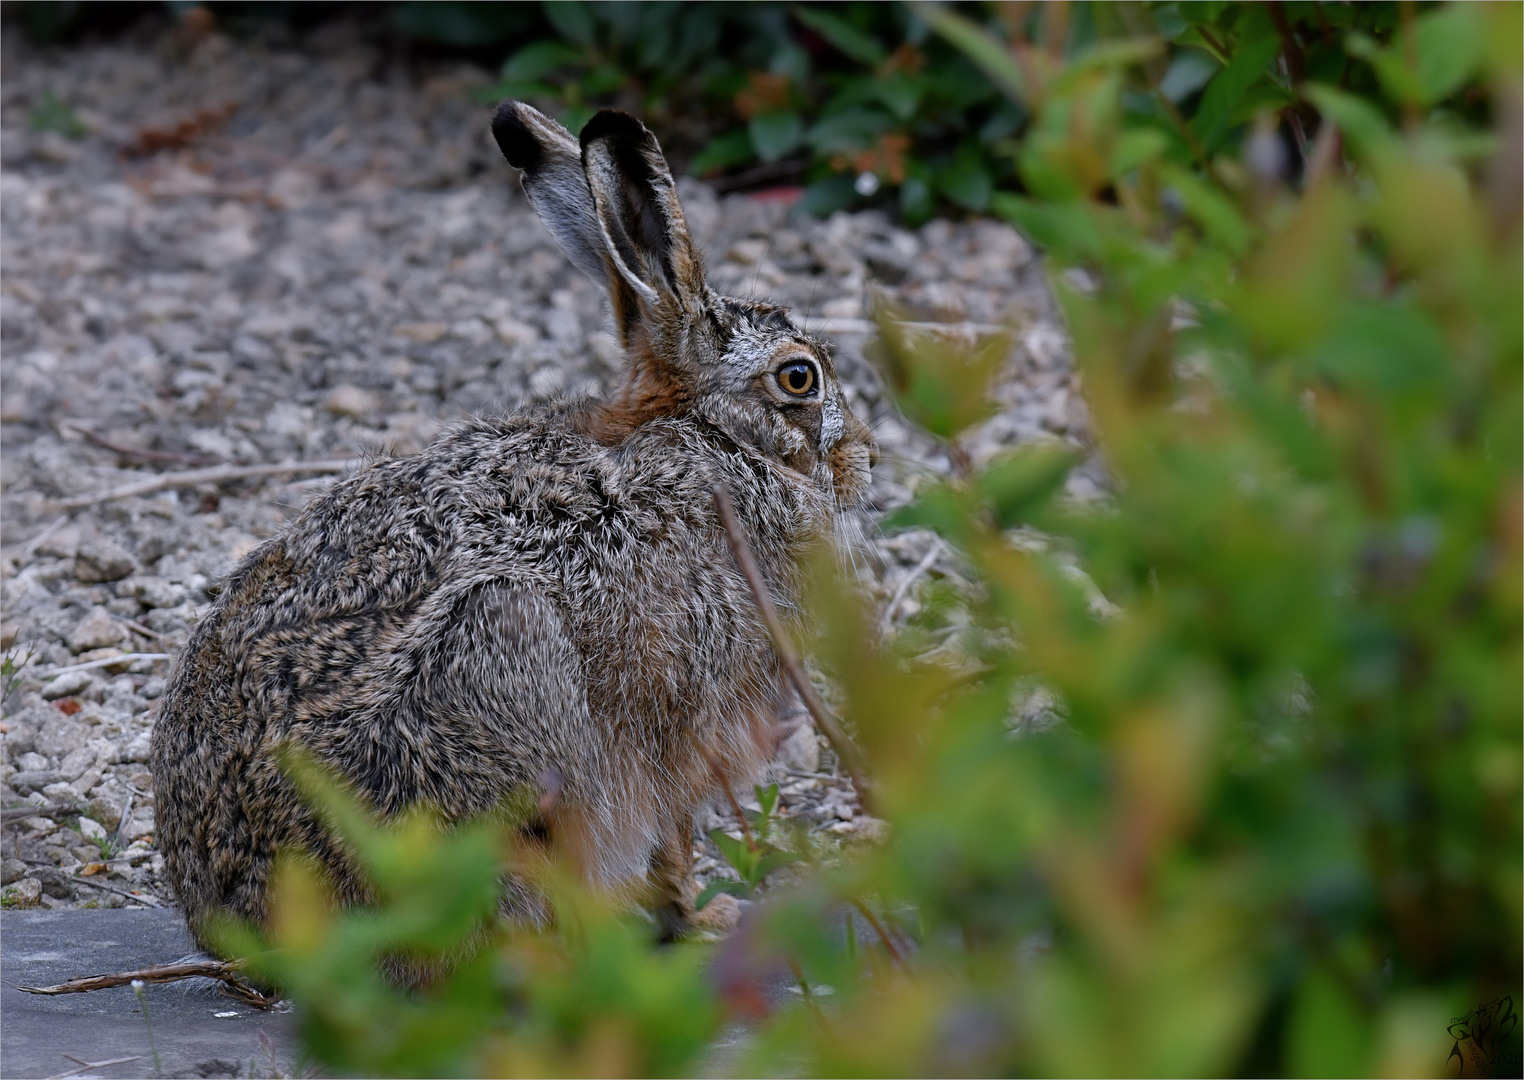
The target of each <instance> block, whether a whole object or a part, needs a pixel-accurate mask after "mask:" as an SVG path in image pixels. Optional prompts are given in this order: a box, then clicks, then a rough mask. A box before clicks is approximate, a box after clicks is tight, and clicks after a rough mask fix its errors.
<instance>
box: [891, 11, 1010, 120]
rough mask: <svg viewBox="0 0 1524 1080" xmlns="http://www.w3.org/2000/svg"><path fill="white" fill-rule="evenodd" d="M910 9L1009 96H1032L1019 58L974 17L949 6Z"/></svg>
mask: <svg viewBox="0 0 1524 1080" xmlns="http://www.w3.org/2000/svg"><path fill="white" fill-rule="evenodd" d="M910 8H911V10H912V11H914V12H915V13H916V14H917V15H918V16H920V17H921V18H922V19H924V20H926V22H927V24H929V25H930V26H931V28H932V29H933V30H935V31H936V32H937V33H939V34H941V35H942V36H943V37H945V38H946V39H947V40H948V41H949V42H951V43H952V45H953V46H955V47H956V48H958V49H960V50H961V51H962V52H963V53H964V54H965V55H966V56H967V57H968V58H969V59H970V60H972V61H973V62H974V63H975V64H977V65H978V66H979V68H980V70H982V71H983V72H984V73H985V74H986V75H988V76H989V77H990V80H991V81H992V82H994V84H995V85H996V86H998V87H1000V89H1001V90H1002V91H1004V93H1005V94H1006V96H1007V97H1010V98H1013V99H1014V100H1016V101H1025V100H1026V99H1027V98H1028V97H1029V94H1028V93H1027V87H1026V78H1025V77H1024V76H1023V75H1022V73H1021V68H1020V67H1019V66H1018V65H1017V63H1016V58H1015V57H1013V56H1012V55H1011V53H1010V51H1009V50H1008V49H1007V47H1006V45H1005V43H1004V42H1002V41H1001V40H1000V39H999V38H997V37H995V35H993V34H991V33H990V32H989V31H988V30H986V29H985V28H984V27H982V26H980V25H979V24H978V23H976V22H974V21H973V20H971V19H969V18H967V17H965V16H963V15H960V14H958V13H957V12H955V11H950V10H948V9H947V8H945V7H940V6H938V5H935V4H928V3H912V4H911V5H910Z"/></svg>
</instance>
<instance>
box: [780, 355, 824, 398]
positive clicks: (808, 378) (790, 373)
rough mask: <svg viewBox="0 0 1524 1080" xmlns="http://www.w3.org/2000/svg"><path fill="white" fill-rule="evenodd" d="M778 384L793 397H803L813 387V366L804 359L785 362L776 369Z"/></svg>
mask: <svg viewBox="0 0 1524 1080" xmlns="http://www.w3.org/2000/svg"><path fill="white" fill-rule="evenodd" d="M778 385H779V386H781V387H783V389H784V391H785V392H786V393H789V394H793V395H794V396H795V397H804V396H805V395H806V394H808V393H809V392H810V391H811V390H813V389H815V368H814V366H813V365H811V364H806V363H805V362H804V361H802V360H801V361H798V362H797V363H793V364H785V365H784V366H783V367H781V368H779V369H778Z"/></svg>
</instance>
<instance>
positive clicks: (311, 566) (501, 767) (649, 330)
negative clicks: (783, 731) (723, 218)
mask: <svg viewBox="0 0 1524 1080" xmlns="http://www.w3.org/2000/svg"><path fill="white" fill-rule="evenodd" d="M492 131H493V134H494V135H495V136H496V138H497V142H498V145H499V146H500V147H501V148H502V151H503V154H504V156H505V157H506V158H507V159H508V161H509V163H510V164H512V165H514V166H516V167H517V168H519V169H522V170H523V186H524V190H525V192H526V193H527V194H528V197H529V201H530V203H531V204H532V206H533V207H534V209H535V211H536V212H537V213H538V214H539V216H540V218H541V219H542V220H543V221H544V222H545V224H546V225H547V226H548V227H549V229H550V232H551V233H552V234H553V235H554V237H555V238H556V240H557V242H558V243H559V244H560V246H561V247H562V249H563V250H564V251H565V252H566V254H567V256H568V257H569V258H570V259H571V261H572V262H573V263H575V264H576V265H577V266H578V267H579V268H580V269H581V270H583V271H584V272H586V273H588V274H590V275H592V276H593V277H594V278H596V279H597V280H599V281H600V282H602V283H604V284H605V285H606V287H607V289H608V292H609V296H610V299H611V300H612V306H613V314H614V321H615V324H616V330H617V333H618V336H619V339H620V341H621V343H622V345H623V349H624V355H625V365H626V367H625V372H624V378H623V382H622V384H621V385H620V386H619V387H618V389H617V390H616V391H615V392H614V393H613V394H612V395H611V396H610V397H609V398H607V399H606V400H593V399H587V400H571V401H564V402H560V403H558V404H554V405H550V406H544V407H539V408H533V409H528V410H525V411H522V412H519V413H516V414H514V415H511V416H507V417H502V418H497V419H482V420H476V421H473V422H469V423H464V424H460V425H459V426H457V427H455V428H454V429H452V430H450V431H448V432H446V433H445V434H444V435H442V436H441V437H440V438H439V439H438V440H437V441H436V442H434V443H433V444H432V445H431V446H430V447H428V448H427V449H426V450H424V451H423V452H422V453H420V454H418V455H416V456H414V457H405V458H395V459H390V460H382V461H377V462H375V463H373V464H370V465H367V466H366V467H364V468H362V469H360V470H358V471H357V472H355V473H354V474H352V475H351V476H349V477H348V478H346V479H344V480H342V481H341V482H339V483H338V484H336V485H335V486H334V487H333V488H332V489H331V490H330V491H329V492H328V493H327V494H325V495H323V496H322V497H320V498H318V499H317V500H316V501H315V502H313V503H312V504H311V505H310V506H309V507H308V508H307V509H305V510H304V511H303V512H302V513H301V514H300V515H298V516H297V517H296V518H295V520H293V521H292V522H291V523H290V525H289V526H288V527H287V528H286V529H285V530H284V531H283V532H282V533H281V534H280V535H279V536H277V537H275V538H274V539H271V540H269V541H267V542H266V543H264V544H262V545H261V546H260V547H259V548H258V549H257V550H255V551H254V552H253V553H251V554H250V555H249V556H248V557H247V558H246V559H244V560H243V562H242V563H241V564H240V565H239V566H238V567H237V568H236V569H235V570H234V571H233V572H232V573H231V575H230V576H229V577H228V578H227V580H226V581H225V582H224V585H223V588H222V591H221V593H220V594H219V595H218V597H217V599H216V602H215V603H214V604H213V605H212V608H211V610H210V611H209V612H208V613H207V615H206V617H205V619H204V620H203V621H202V622H201V624H200V625H199V626H198V627H197V628H196V631H195V633H194V635H193V636H192V638H191V640H190V643H189V645H188V646H187V647H186V649H185V652H184V654H183V655H182V656H181V657H180V658H179V661H178V663H177V665H176V668H175V671H174V674H173V676H172V678H171V680H170V686H169V689H168V691H167V692H166V693H165V695H164V698H163V702H162V706H161V709H160V713H159V718H158V721H157V725H156V727H155V729H154V733H153V755H152V759H153V766H152V767H153V777H154V793H155V799H156V810H157V819H158V829H159V844H160V847H161V848H162V850H163V853H164V859H165V869H166V871H167V874H168V877H169V880H170V881H171V883H172V884H173V887H174V890H175V893H176V895H177V897H178V899H179V902H180V904H181V906H182V907H183V909H184V911H185V915H186V918H187V920H188V921H189V924H190V927H191V929H192V932H193V933H194V934H195V935H196V936H197V938H198V941H199V943H200V944H201V945H202V946H203V947H209V948H212V947H215V945H214V943H213V942H211V941H209V940H208V939H207V933H206V928H207V926H208V925H209V921H210V920H211V918H212V917H214V916H216V915H218V914H222V913H227V914H233V915H237V916H241V917H243V918H246V919H251V920H254V921H256V922H261V921H263V920H264V919H265V917H266V914H267V913H266V891H267V885H268V879H269V873H270V869H271V863H272V860H273V859H274V857H275V855H276V853H277V852H279V851H281V850H283V849H304V850H306V851H308V852H310V853H311V854H312V855H313V856H315V857H316V858H317V859H318V860H319V861H320V862H321V863H322V864H323V865H324V867H325V869H326V871H327V872H328V873H329V875H330V876H331V879H332V882H333V884H334V887H335V889H336V890H337V894H338V896H339V898H340V900H341V901H342V902H345V903H364V902H365V901H366V899H367V892H366V887H365V884H364V882H363V881H362V880H360V879H359V877H358V876H357V875H356V873H355V871H354V868H353V866H352V864H351V862H350V860H349V859H348V857H347V856H346V854H345V852H344V850H343V849H342V845H340V844H339V843H338V842H337V841H335V840H334V839H333V838H332V837H331V836H330V835H328V834H327V833H326V832H325V830H324V828H323V826H322V825H321V823H320V822H319V821H318V819H317V818H316V817H315V816H314V814H313V813H312V812H311V811H310V810H309V809H308V807H307V806H306V805H305V804H304V803H303V801H302V799H301V798H300V797H299V796H298V794H297V792H296V790H295V789H294V788H293V786H292V784H291V783H290V781H289V780H287V779H286V777H285V776H284V775H283V774H282V772H281V769H280V767H279V765H278V758H279V755H280V748H281V746H282V745H283V744H285V743H288V742H290V743H294V744H296V745H298V746H300V747H302V748H303V749H305V751H306V752H307V753H309V754H310V755H312V756H313V757H315V758H316V759H317V760H318V761H319V762H321V763H323V764H325V765H326V766H327V767H329V768H330V769H332V770H334V771H335V772H336V773H338V774H339V775H340V776H342V777H344V778H345V779H346V780H347V781H348V782H349V783H350V784H352V785H353V786H354V788H355V789H356V790H357V791H358V792H359V793H360V794H361V795H362V796H363V797H364V798H365V799H367V800H368V801H369V803H370V804H371V805H372V806H373V808H374V809H375V810H376V811H377V812H379V813H380V814H382V815H392V814H396V813H398V812H399V811H402V810H403V809H404V808H406V807H409V806H411V805H414V804H425V805H427V806H429V807H432V808H433V809H434V810H435V811H437V812H438V813H439V814H441V815H442V816H443V817H444V818H445V819H447V820H458V819H463V818H467V817H470V816H473V815H477V814H481V813H483V812H485V811H487V810H489V808H491V807H493V806H494V805H495V804H497V803H498V802H499V801H501V800H502V799H504V798H505V797H507V796H509V795H510V794H512V793H514V792H518V791H523V790H524V789H525V788H526V786H527V787H529V788H534V787H535V786H536V785H543V784H544V783H545V781H544V778H545V777H553V778H554V779H555V785H554V786H556V787H557V791H556V793H555V798H554V799H553V800H549V799H547V800H545V802H546V804H547V805H549V806H550V809H549V810H548V811H547V812H546V814H545V819H544V820H543V821H538V822H535V823H533V827H534V828H536V829H540V828H543V829H545V830H548V831H549V832H551V833H552V834H554V835H555V836H556V838H557V840H558V841H560V842H562V843H563V844H564V846H565V849H566V850H567V851H569V852H570V853H571V855H572V857H573V858H574V859H576V860H577V861H578V864H579V866H580V868H581V870H582V872H583V873H585V875H586V876H587V878H588V879H589V880H590V881H592V882H595V883H599V884H604V885H618V884H621V883H632V882H639V881H641V880H642V879H643V880H644V881H645V882H647V883H648V886H647V887H648V888H649V889H650V890H651V891H650V893H648V895H650V896H652V897H653V899H654V904H655V908H656V911H657V914H658V917H659V919H660V922H661V925H662V927H663V930H664V933H666V934H667V935H671V934H675V933H679V932H681V931H682V930H683V928H684V927H685V926H686V925H687V923H688V919H689V918H690V917H691V900H692V895H691V889H692V878H691V846H692V823H693V818H694V814H695V812H696V810H698V809H699V808H700V807H701V806H703V805H704V804H705V803H707V802H708V801H710V800H711V799H712V798H713V797H714V796H715V795H716V793H717V791H718V784H719V783H720V777H718V776H717V775H716V769H717V768H718V769H719V770H721V771H722V772H723V773H724V775H725V778H726V780H727V781H728V782H730V783H735V784H744V783H746V782H748V781H749V780H750V779H751V778H752V777H753V776H754V775H755V774H756V773H757V772H758V771H759V770H760V769H761V768H762V766H764V765H765V763H766V759H767V756H768V755H769V753H770V752H771V751H772V749H773V738H772V734H771V722H770V720H771V716H772V712H773V709H774V706H775V698H776V695H777V692H778V687H779V686H780V685H781V679H780V672H779V668H778V662H777V659H776V658H775V656H774V653H773V650H772V648H771V646H770V644H769V641H768V637H767V633H766V630H765V628H764V626H763V624H762V622H761V619H760V617H759V615H758V613H757V609H756V606H755V603H754V601H753V598H752V596H751V594H750V592H749V591H748V589H747V586H746V584H745V582H744V579H743V578H742V577H741V575H740V574H739V572H738V571H737V569H736V566H735V564H734V561H733V559H732V556H731V553H730V550H729V549H728V547H727V544H726V539H725V534H724V531H723V529H722V526H721V524H720V522H719V519H718V517H717V515H716V512H715V509H714V504H713V502H712V499H711V488H712V485H714V484H715V483H717V482H718V483H722V484H724V485H725V487H726V488H728V490H729V492H730V493H731V496H732V498H733V500H734V504H735V509H736V513H737V516H738V518H739V520H740V522H741V524H742V526H743V528H744V529H745V532H746V533H747V536H748V538H749V539H750V541H751V544H752V546H753V547H754V549H755V553H756V556H757V559H758V562H759V564H760V566H761V567H762V570H763V573H764V575H765V576H766V578H767V579H768V582H769V584H770V587H771V589H772V591H773V594H774V596H775V597H777V598H778V599H779V600H780V601H782V602H784V603H788V602H789V601H790V600H791V598H792V597H793V596H794V595H795V593H796V589H797V586H798V582H797V578H798V573H799V567H800V563H801V559H802V558H803V556H804V555H805V553H806V552H807V551H808V550H809V549H810V548H811V546H812V545H814V544H817V543H820V542H822V541H824V540H827V539H828V538H829V537H830V536H831V535H832V532H833V528H834V523H835V519H836V515H837V513H838V512H839V510H840V508H841V507H842V506H843V505H845V504H847V503H850V502H852V501H854V500H857V499H859V498H860V497H861V496H862V495H863V494H864V493H865V491H866V488H867V485H868V483H869V468H870V466H871V464H872V462H873V461H874V459H875V457H876V451H875V447H874V444H873V440H872V438H871V436H870V434H869V432H868V429H867V428H866V427H865V426H864V425H863V423H862V422H861V421H859V420H858V419H857V418H856V417H855V416H853V415H852V413H851V411H850V410H849V409H848V407H847V404H846V400H845V398H844V397H843V394H842V389H841V386H840V385H839V383H838V381H837V379H836V375H835V372H834V369H833V367H832V364H831V358H830V354H829V352H828V350H827V348H826V347H825V346H824V345H823V344H822V343H821V342H819V341H817V340H815V339H813V338H811V337H809V336H808V335H806V334H805V333H803V332H802V331H801V330H800V329H799V327H798V326H796V325H795V324H794V323H793V322H792V321H791V320H790V319H789V317H788V315H787V313H786V312H785V311H784V310H783V309H781V308H778V307H775V306H771V305H768V304H764V303H758V302H755V301H751V300H737V299H733V298H730V297H724V296H719V295H716V294H715V293H714V292H712V291H710V289H709V287H708V285H707V284H706V282H705V277H704V270H703V262H702V260H701V258H700V256H699V252H698V251H697V250H696V249H695V248H694V246H693V241H692V240H691V239H690V237H689V235H688V229H687V226H686V224H685V223H684V220H683V213H682V209H681V207H680V206H679V205H678V199H677V192H676V188H675V186H674V184H673V181H672V176H671V173H670V171H669V170H668V168H667V164H666V161H665V159H664V158H663V156H662V152H661V149H660V147H659V146H658V145H657V142H656V139H655V138H654V137H653V136H652V135H651V133H650V132H649V131H647V130H646V129H645V127H643V126H642V125H641V124H640V122H639V121H637V120H635V119H634V118H632V117H630V116H628V115H625V114H623V113H619V112H613V111H605V112H601V113H599V114H598V115H597V116H595V117H593V119H592V120H590V121H589V122H588V123H587V126H586V127H585V128H583V130H582V135H581V139H580V142H579V140H578V139H576V138H574V137H573V136H572V135H571V134H570V133H569V132H568V131H567V130H566V129H565V128H563V127H561V125H560V124H558V123H556V122H555V121H553V120H551V119H549V118H548V117H546V116H544V115H542V114H541V113H539V112H537V111H535V110H534V109H532V108H530V107H529V106H527V105H524V104H521V103H518V102H507V103H505V104H503V105H502V106H501V108H500V109H499V110H498V112H497V115H496V118H495V119H494V121H493V125H492Z"/></svg>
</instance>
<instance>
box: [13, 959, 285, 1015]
mask: <svg viewBox="0 0 1524 1080" xmlns="http://www.w3.org/2000/svg"><path fill="white" fill-rule="evenodd" d="M239 970H240V964H239V963H238V962H237V961H227V960H193V961H189V962H187V963H183V964H157V965H155V966H153V967H146V968H139V969H138V970H137V971H120V972H115V973H112V974H108V975H87V976H85V977H84V978H79V979H69V980H68V981H66V982H61V983H58V984H57V985H56V986H18V987H16V989H17V990H20V991H21V992H22V993H24V994H44V995H47V996H48V997H55V996H57V995H59V994H88V993H89V992H90V991H92V990H108V989H110V988H111V987H113V986H130V985H132V984H133V983H134V982H145V983H167V982H180V981H181V980H183V979H216V980H217V981H218V982H221V983H222V984H223V985H224V986H225V987H227V989H228V992H229V993H231V994H232V995H233V996H234V997H236V998H238V999H239V1000H241V1001H246V1002H248V1003H249V1004H250V1005H255V1006H257V1007H259V1008H261V1009H268V1008H269V1007H270V1006H272V1005H274V1004H275V1002H276V1001H277V1000H278V999H277V998H273V997H267V996H265V995H264V994H262V993H260V992H259V991H258V990H256V989H254V988H253V987H252V986H250V985H249V984H248V983H246V982H244V981H243V978H242V977H241V976H240V975H239Z"/></svg>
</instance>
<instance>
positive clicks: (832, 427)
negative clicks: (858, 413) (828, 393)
mask: <svg viewBox="0 0 1524 1080" xmlns="http://www.w3.org/2000/svg"><path fill="white" fill-rule="evenodd" d="M845 426H846V424H845V421H843V420H842V417H841V404H840V403H839V402H837V400H836V399H835V398H834V397H828V398H826V399H825V401H823V402H822V403H821V409H820V452H821V453H825V452H826V451H827V450H829V449H831V447H833V446H835V445H836V443H837V442H838V441H839V440H840V439H841V432H842V429H843V428H844V427H845Z"/></svg>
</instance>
